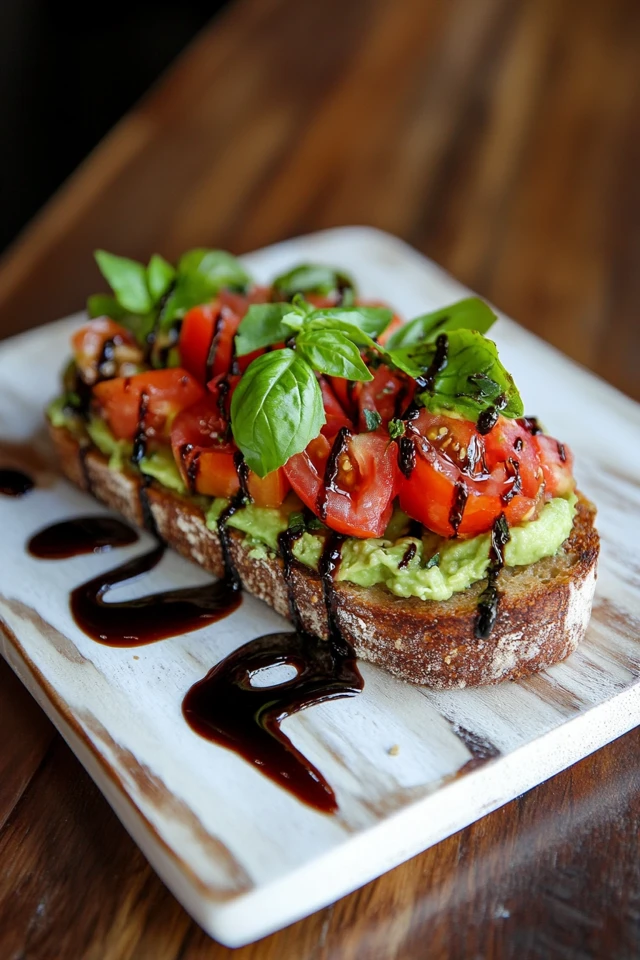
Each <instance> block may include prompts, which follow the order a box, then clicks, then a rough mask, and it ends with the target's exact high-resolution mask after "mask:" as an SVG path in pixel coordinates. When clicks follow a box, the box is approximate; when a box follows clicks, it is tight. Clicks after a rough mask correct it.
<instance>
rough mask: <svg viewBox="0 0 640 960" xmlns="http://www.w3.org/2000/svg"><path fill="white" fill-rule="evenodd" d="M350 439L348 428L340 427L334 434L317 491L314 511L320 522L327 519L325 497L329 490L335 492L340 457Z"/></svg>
mask: <svg viewBox="0 0 640 960" xmlns="http://www.w3.org/2000/svg"><path fill="white" fill-rule="evenodd" d="M350 439H351V431H350V430H349V428H348V427H340V429H339V430H338V432H337V434H336V437H335V440H334V441H333V446H332V447H331V451H330V453H329V456H328V457H327V463H326V466H325V468H324V477H323V481H322V484H321V485H320V490H319V491H318V499H317V502H316V511H317V514H318V516H319V517H320V519H321V520H326V518H327V495H328V493H329V491H330V490H331V491H335V489H336V480H337V478H338V469H339V466H340V457H341V456H342V454H343V453H344V452H345V450H346V449H347V446H348V444H349V440H350Z"/></svg>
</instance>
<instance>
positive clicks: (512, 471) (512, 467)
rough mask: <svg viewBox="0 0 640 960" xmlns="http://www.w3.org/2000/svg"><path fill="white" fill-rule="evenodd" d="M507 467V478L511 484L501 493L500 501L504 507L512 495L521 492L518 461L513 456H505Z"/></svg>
mask: <svg viewBox="0 0 640 960" xmlns="http://www.w3.org/2000/svg"><path fill="white" fill-rule="evenodd" d="M505 466H506V469H507V480H511V486H510V487H509V489H508V490H506V491H505V493H503V494H502V497H501V499H502V503H503V504H504V506H505V507H506V506H507V504H508V503H511V501H512V500H513V498H514V497H516V496H518V494H520V493H522V476H521V475H520V461H519V460H516V458H515V457H507V459H506V461H505Z"/></svg>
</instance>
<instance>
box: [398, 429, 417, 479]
mask: <svg viewBox="0 0 640 960" xmlns="http://www.w3.org/2000/svg"><path fill="white" fill-rule="evenodd" d="M415 465H416V444H415V440H414V439H413V437H408V436H406V434H405V436H404V437H399V438H398V467H399V468H400V472H401V473H402V474H403V475H404V476H405V477H406V478H407V480H408V479H409V477H410V476H411V474H412V473H413V471H414V469H415Z"/></svg>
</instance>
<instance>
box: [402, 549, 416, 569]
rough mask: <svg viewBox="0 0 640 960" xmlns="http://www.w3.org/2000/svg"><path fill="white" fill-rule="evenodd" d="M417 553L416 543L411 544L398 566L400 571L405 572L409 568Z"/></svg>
mask: <svg viewBox="0 0 640 960" xmlns="http://www.w3.org/2000/svg"><path fill="white" fill-rule="evenodd" d="M417 551H418V548H417V547H416V545H415V543H410V544H409V545H408V547H407V549H406V550H405V552H404V553H403V554H402V560H401V561H400V563H399V564H398V570H404V568H405V567H408V566H409V564H410V563H411V561H412V560H413V558H414V557H415V555H416V553H417Z"/></svg>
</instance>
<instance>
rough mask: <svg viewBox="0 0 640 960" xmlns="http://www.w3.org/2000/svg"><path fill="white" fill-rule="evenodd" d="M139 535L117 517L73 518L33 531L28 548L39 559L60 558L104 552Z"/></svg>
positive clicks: (129, 541)
mask: <svg viewBox="0 0 640 960" xmlns="http://www.w3.org/2000/svg"><path fill="white" fill-rule="evenodd" d="M137 539H138V534H137V533H136V531H135V530H134V529H133V527H130V526H129V524H127V523H123V521H122V520H118V519H117V518H116V517H74V518H73V520H63V521H61V522H60V523H53V524H51V526H49V527H45V528H44V529H43V530H40V531H39V532H38V533H36V534H34V535H33V536H32V537H31V539H30V540H29V543H28V544H27V550H28V551H29V553H30V554H31V556H32V557H38V558H39V559H41V560H62V559H67V558H68V557H77V556H79V555H80V554H84V553H104V552H105V551H107V550H111V549H113V548H114V547H126V546H128V545H129V544H131V543H135V542H136V540H137Z"/></svg>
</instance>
